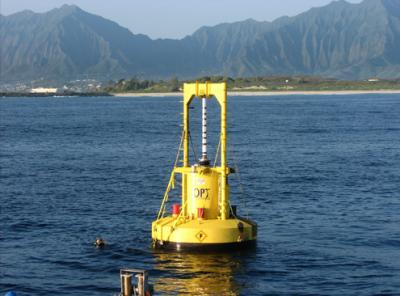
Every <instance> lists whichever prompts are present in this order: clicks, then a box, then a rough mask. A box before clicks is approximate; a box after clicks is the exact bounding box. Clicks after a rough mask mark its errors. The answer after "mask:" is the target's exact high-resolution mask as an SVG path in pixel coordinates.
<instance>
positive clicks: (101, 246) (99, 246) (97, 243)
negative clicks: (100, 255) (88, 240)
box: [94, 237, 106, 248]
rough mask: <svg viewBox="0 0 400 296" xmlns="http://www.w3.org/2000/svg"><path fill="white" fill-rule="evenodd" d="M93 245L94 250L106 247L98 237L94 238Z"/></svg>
mask: <svg viewBox="0 0 400 296" xmlns="http://www.w3.org/2000/svg"><path fill="white" fill-rule="evenodd" d="M94 245H95V246H96V248H103V247H104V246H105V245H106V242H105V241H104V239H102V238H101V237H98V238H96V241H95V242H94Z"/></svg>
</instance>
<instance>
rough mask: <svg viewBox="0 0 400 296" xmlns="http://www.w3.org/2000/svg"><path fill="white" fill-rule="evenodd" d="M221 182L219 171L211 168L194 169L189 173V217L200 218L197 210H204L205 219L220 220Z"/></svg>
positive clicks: (187, 194)
mask: <svg viewBox="0 0 400 296" xmlns="http://www.w3.org/2000/svg"><path fill="white" fill-rule="evenodd" d="M219 180H220V176H219V173H218V171H217V170H213V169H212V168H209V167H193V169H192V170H191V172H190V173H187V193H186V200H187V216H189V217H191V218H193V219H194V218H199V217H198V210H197V209H199V208H202V209H204V218H205V219H217V218H218V215H219V211H218V198H219V195H220V191H219V186H218V183H219Z"/></svg>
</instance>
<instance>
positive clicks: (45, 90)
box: [31, 87, 57, 94]
mask: <svg viewBox="0 0 400 296" xmlns="http://www.w3.org/2000/svg"><path fill="white" fill-rule="evenodd" d="M55 93H57V88H51V87H37V88H32V89H31V94H55Z"/></svg>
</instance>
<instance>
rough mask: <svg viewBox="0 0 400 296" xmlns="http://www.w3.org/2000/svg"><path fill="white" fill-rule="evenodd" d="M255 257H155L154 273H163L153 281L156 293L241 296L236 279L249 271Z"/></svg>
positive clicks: (165, 254) (162, 254)
mask: <svg viewBox="0 0 400 296" xmlns="http://www.w3.org/2000/svg"><path fill="white" fill-rule="evenodd" d="M254 253H255V250H248V251H240V252H235V253H171V252H157V253H154V258H155V266H154V269H155V270H157V273H159V274H158V275H157V276H156V278H155V279H154V281H153V283H154V288H155V291H157V293H159V294H160V295H171V294H173V295H176V294H187V295H240V294H241V288H242V284H241V283H240V282H238V281H237V280H236V275H237V274H240V273H243V272H244V270H246V267H245V266H246V261H247V260H248V259H249V257H251V255H252V254H254ZM153 274H154V273H153Z"/></svg>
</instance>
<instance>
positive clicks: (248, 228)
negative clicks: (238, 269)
mask: <svg viewBox="0 0 400 296" xmlns="http://www.w3.org/2000/svg"><path fill="white" fill-rule="evenodd" d="M239 222H241V223H242V224H243V233H240V232H239V231H238V227H237V225H238V223H239ZM173 223H174V219H173V218H172V217H165V218H163V219H160V220H156V221H154V222H153V225H152V238H153V240H157V241H160V242H172V243H186V244H226V243H235V242H238V243H239V242H242V241H245V240H255V239H256V236H255V232H254V231H253V227H254V226H252V225H251V224H249V223H248V222H245V221H243V220H240V219H227V220H218V219H211V220H208V219H205V220H198V219H193V220H187V221H185V222H182V223H181V224H177V225H176V226H175V227H174V225H173Z"/></svg>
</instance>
